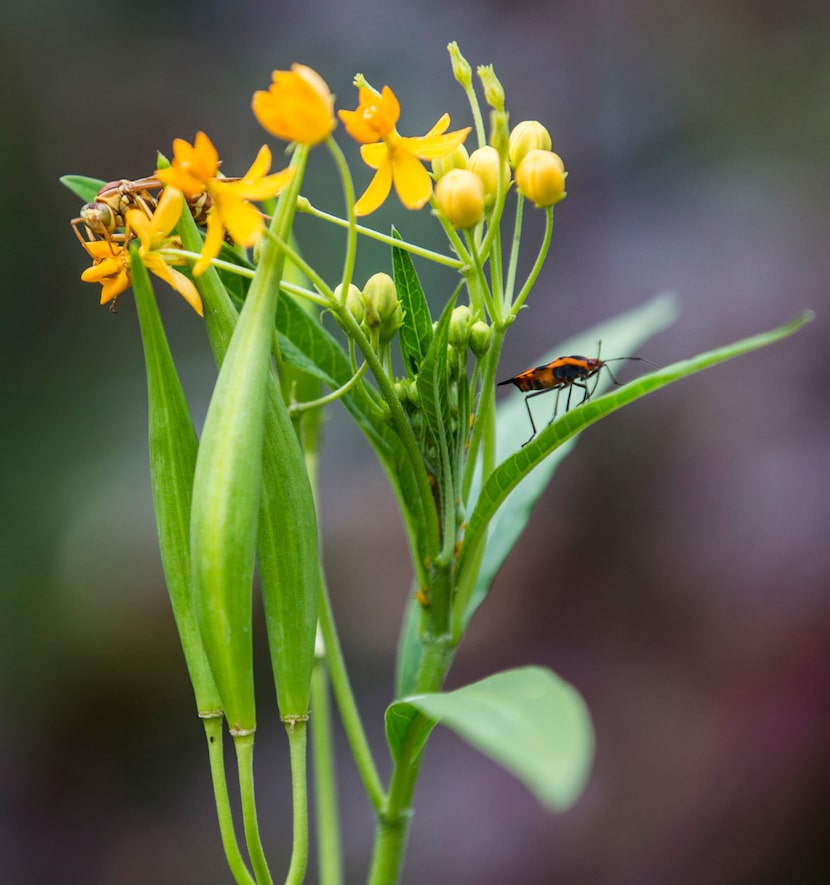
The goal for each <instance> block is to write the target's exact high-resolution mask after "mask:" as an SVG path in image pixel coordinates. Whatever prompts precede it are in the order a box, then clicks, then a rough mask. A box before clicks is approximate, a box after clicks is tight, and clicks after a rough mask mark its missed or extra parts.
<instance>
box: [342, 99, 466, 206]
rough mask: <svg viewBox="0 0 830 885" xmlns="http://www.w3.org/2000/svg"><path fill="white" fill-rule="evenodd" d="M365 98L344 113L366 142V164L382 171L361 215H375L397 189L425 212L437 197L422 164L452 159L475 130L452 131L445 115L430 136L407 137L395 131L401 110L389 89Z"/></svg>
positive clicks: (405, 201) (352, 130)
mask: <svg viewBox="0 0 830 885" xmlns="http://www.w3.org/2000/svg"><path fill="white" fill-rule="evenodd" d="M359 95H360V100H359V103H358V106H357V108H356V109H355V110H353V111H339V112H338V113H339V115H340V119H341V120H342V121H343V125H344V126H345V127H346V131H347V132H348V133H349V135H351V136H352V138H354V139H355V141H358V142H360V144H361V148H360V155H361V157H363V162H364V163H366V165H367V166H369V167H370V168H371V169H375V170H377V171H376V172H375V177H374V178H373V179H372V181H371V183H370V184H369V187H368V188H367V189H366V192H365V193H364V194H363V196H362V197H361V198H360V199H359V200H358V201H357V203H356V204H355V207H354V209H355V214H357V215H369V214H370V213H371V212H374V211H375V209H377V208H378V206H380V205H381V204H382V203H383V201H384V200H385V199H386V198H387V197H388V196H389V191H390V190H391V188H392V185H393V184H394V185H395V191H396V192H397V194H398V197H400V200H401V202H402V203H403V204H404V206H406V208H407V209H420V208H421V206H423V205H424V204H425V203H426V202H427V200H429V198H430V197H431V196H432V179H431V178H430V176H429V173H428V172H427V171H426V169H425V168H424V167H423V166H422V165H421V162H420V161H421V160H435V159H438V158H440V157H443V156H445V155H447V154H451V153H452V152H453V151H454V150H455V149H456V148H457V147H458V146H459V145H460V144H462V143H463V141H464V139H465V138H466V137H467V135H468V133H469V131H470V128H469V127H467V128H466V129H458V130H456V131H455V132H447V129H448V128H449V125H450V117H449V114H444V116H443V117H441V119H440V120H439V121H438V122H437V123H436V124H435V125H434V126H433V127H432V129H430V130H429V132H427V134H426V135H423V136H418V137H412V138H404V137H403V136H401V135H399V134H398V132H397V130H396V129H395V125H396V124H397V122H398V118H399V117H400V115H401V107H400V104H399V103H398V99H397V98H396V97H395V93H394V92H392V90H391V89H390V88H389V87H388V86H384V87H383V91H382V92H381V94H380V95H378V94H377V93H376V92H375V91H374V90H372V89H370V88H369V87H367V86H363V87H361V88H360V93H359Z"/></svg>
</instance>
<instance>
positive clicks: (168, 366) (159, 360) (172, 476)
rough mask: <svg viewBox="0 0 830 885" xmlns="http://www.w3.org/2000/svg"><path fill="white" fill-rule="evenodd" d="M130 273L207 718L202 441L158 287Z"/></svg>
mask: <svg viewBox="0 0 830 885" xmlns="http://www.w3.org/2000/svg"><path fill="white" fill-rule="evenodd" d="M130 259H131V265H130V269H131V273H132V281H133V292H134V294H135V302H136V310H137V312H138V319H139V324H140V326H141V339H142V343H143V345H144V358H145V362H146V366H147V404H148V411H149V425H150V430H149V437H150V439H149V442H150V446H149V448H150V477H151V480H152V489H153V505H154V508H155V514H156V523H157V525H158V535H159V547H160V549H161V561H162V566H163V568H164V577H165V580H166V583H167V590H168V592H169V594H170V602H171V604H172V606H173V615H174V617H175V620H176V627H177V628H178V631H179V637H180V639H181V643H182V649H183V651H184V656H185V661H186V663H187V669H188V673H189V674H190V681H191V682H192V683H193V691H194V693H195V695H196V705H197V707H198V710H199V713H200V714H202V715H207V714H213V715H215V714H216V713H217V711H220V710H221V708H222V705H221V701H220V699H219V693H218V691H217V689H216V684H215V683H214V681H213V676H212V675H211V672H210V666H209V664H208V660H207V655H206V654H205V649H204V646H203V645H202V640H201V637H200V635H199V627H198V624H197V622H196V615H195V612H194V610H193V602H192V599H191V594H190V540H189V536H190V498H191V493H192V491H193V471H194V469H195V466H196V451H197V448H198V440H197V437H196V430H195V428H194V426H193V419H192V417H191V415H190V409H189V408H188V405H187V400H186V399H185V395H184V390H183V389H182V385H181V382H180V380H179V376H178V373H177V372H176V366H175V364H174V363H173V355H172V354H171V352H170V346H169V345H168V343H167V337H166V335H165V334H164V326H163V325H162V322H161V317H160V316H159V311H158V306H157V304H156V299H155V297H154V295H153V288H152V285H151V283H150V279H149V277H148V274H147V271H146V270H145V268H144V265H143V264H142V262H141V259H140V258H139V257H138V255H137V254H136V252H135V250H133V251H132V253H131V256H130Z"/></svg>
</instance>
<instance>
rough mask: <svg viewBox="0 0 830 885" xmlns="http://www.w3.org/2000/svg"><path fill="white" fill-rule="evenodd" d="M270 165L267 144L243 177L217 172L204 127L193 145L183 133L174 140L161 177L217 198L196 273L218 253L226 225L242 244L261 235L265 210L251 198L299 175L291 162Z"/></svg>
mask: <svg viewBox="0 0 830 885" xmlns="http://www.w3.org/2000/svg"><path fill="white" fill-rule="evenodd" d="M270 168H271V150H270V149H269V148H268V146H267V145H263V146H262V147H261V148H260V149H259V153H258V154H257V156H256V159H255V160H254V162H253V163H252V164H251V168H250V169H249V170H248V171H247V172H246V173H245V175H244V176H243V177H242V178H217V177H216V176H217V175H218V172H219V155H218V154H217V152H216V148H215V147H214V146H213V142H211V140H210V139H209V138H208V137H207V135H205V133H204V132H197V133H196V140H195V142H194V143H193V145H190V144H188V143H187V142H186V141H184V139H181V138H177V139H176V140H175V141H174V142H173V162H172V163H171V164H170V168H169V169H160V170H159V171H158V178H159V179H160V180H161V181H163V182H164V183H165V184H167V185H170V186H172V187H175V188H177V189H178V190H181V191H183V192H184V194H185V196H187V198H188V199H191V200H193V199H196V198H197V197H198V196H199V195H200V194H202V193H205V192H207V193H208V194H209V195H210V197H211V200H212V205H211V208H210V210H209V211H208V217H207V235H206V236H205V244H204V246H203V247H202V252H201V256H200V258H199V260H198V261H197V262H196V264H195V265H194V266H193V275H194V276H199V274H201V273H204V271H205V270H207V268H208V267H209V266H210V262H211V261H212V259H214V258H215V257H216V256H217V255H218V254H219V250H220V249H221V248H222V240H223V239H224V238H225V231H227V232H228V233H229V234H230V236H231V239H233V241H234V242H236V243H239V244H240V245H242V246H253V245H254V244H255V243H256V242H257V240H258V239H259V238H260V237H261V236H262V231H263V230H264V228H265V221H264V220H263V217H262V213H261V212H259V210H258V209H256V208H254V206H252V205H251V203H250V202H249V201H250V200H265V199H268V198H269V197H274V196H276V195H277V194H278V193H280V191H281V190H282V189H283V188H284V187H285V186H286V185H287V184H288V182H289V181H291V178H292V177H293V175H294V170H293V169H290V168H289V169H283V170H282V172H275V173H274V174H273V175H266V173H267V172H268V170H269V169H270Z"/></svg>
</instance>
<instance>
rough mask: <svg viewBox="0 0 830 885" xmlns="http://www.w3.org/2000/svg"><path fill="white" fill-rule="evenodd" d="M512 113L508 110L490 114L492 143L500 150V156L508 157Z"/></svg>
mask: <svg viewBox="0 0 830 885" xmlns="http://www.w3.org/2000/svg"><path fill="white" fill-rule="evenodd" d="M509 122H510V114H508V113H507V111H493V112H492V113H491V114H490V144H491V145H492V146H493V147H494V148H495V149H496V150H497V151H498V152H499V156H500V157H507V156H508V152H509V144H510V127H509Z"/></svg>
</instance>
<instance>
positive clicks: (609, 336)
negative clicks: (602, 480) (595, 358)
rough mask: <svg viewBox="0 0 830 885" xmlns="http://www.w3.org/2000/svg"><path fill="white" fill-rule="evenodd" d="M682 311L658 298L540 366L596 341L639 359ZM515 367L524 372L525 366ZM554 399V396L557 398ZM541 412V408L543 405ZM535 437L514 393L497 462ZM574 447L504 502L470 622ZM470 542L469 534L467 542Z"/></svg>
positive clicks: (592, 349)
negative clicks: (644, 347)
mask: <svg viewBox="0 0 830 885" xmlns="http://www.w3.org/2000/svg"><path fill="white" fill-rule="evenodd" d="M677 310H678V308H677V301H676V299H675V298H674V296H673V295H670V294H662V295H657V296H655V297H654V298H652V299H650V300H649V301H647V302H646V303H645V304H643V305H641V306H640V307H637V308H635V309H634V310H630V311H627V312H626V313H624V314H621V315H620V316H617V317H614V318H613V319H611V320H608V321H606V322H604V323H601V324H599V325H597V326H594V327H592V328H591V329H588V330H587V331H585V332H583V333H582V334H580V335H579V336H577V337H574V338H570V339H568V340H567V341H564V342H562V343H561V344H559V345H557V346H556V347H555V348H554V349H553V350H550V351H548V352H547V353H546V354H544V355H543V356H541V357H540V358H539V359H538V360H537V361H536V364H537V365H543V364H545V363H548V362H550V361H551V360H553V359H555V358H556V357H557V356H561V355H562V354H574V353H584V354H588V355H594V354H596V352H597V346H598V345H597V342H599V341H602V347H603V352H604V353H606V354H607V355H608V356H634V355H637V353H638V348H639V347H640V346H641V345H642V344H643V343H644V342H645V341H647V340H648V339H649V338H651V337H652V336H653V335H656V334H657V333H658V332H661V331H662V330H663V329H665V328H666V327H667V326H669V325H671V323H673V322H674V320H675V318H676V316H677ZM633 365H635V366H636V365H637V364H636V363H635V364H633ZM640 365H642V364H640ZM516 368H517V370H518V371H521V368H522V367H516ZM525 368H527V367H525ZM508 371H509V370H508ZM505 374H506V373H505ZM604 374H605V373H603V375H604ZM608 383H609V379H607V378H605V377H600V386H599V387H598V390H602V387H603V386H604V385H607V384H608ZM551 396H555V394H552V395H551ZM547 399H548V397H539V398H538V399H537V400H536V401H537V402H539V400H542V401H543V402H544V401H546V400H547ZM537 408H542V406H541V404H540V406H537ZM544 408H546V409H550V410H551V413H552V410H553V405H552V404H551V403H545V405H544ZM546 420H547V419H545V418H544V416H543V417H542V418H541V419H537V427H542V426H544V423H545V421H546ZM530 432H531V429H530V422H529V421H528V417H527V411H526V408H525V394H523V393H520V392H519V391H515V392H513V393H511V395H510V396H507V397H505V399H503V400H502V402H501V403H500V404H499V406H498V410H497V413H496V453H497V454H496V458H497V463H500V462H502V461H503V460H504V459H505V458H506V457H507V456H508V455H509V454H510V453H511V452H515V451H516V450H517V449H520V448H521V446H522V443H523V442H525V441H526V440H527V438H528V437H529V436H530ZM575 445H576V439H571V440H568V442H566V443H565V444H564V445H562V446H560V447H559V448H557V449H556V450H555V451H554V452H552V453H551V454H550V455H549V456H548V457H547V458H546V459H545V460H544V461H543V462H542V463H541V464H540V465H539V466H538V467H537V469H536V470H534V471H533V472H532V473H531V474H530V475H528V476H527V478H526V479H525V480H524V481H523V482H521V483H520V484H519V485H518V486H517V487H516V488H515V489H514V490H513V492H512V493H511V494H510V496H509V497H508V498H507V500H506V501H505V502H504V506H503V507H501V508H500V509H499V510H498V511H497V512H496V513H495V515H494V517H493V518H492V521H491V523H490V526H489V529H488V534H487V545H486V547H485V549H484V555H483V556H482V561H481V566H480V568H479V570H478V574H477V576H476V579H475V587H474V589H473V592H472V598H471V601H470V604H469V606H468V607H467V609H466V611H465V615H464V616H465V622H466V620H469V618H470V617H471V616H472V614H473V612H474V611H475V610H476V608H478V606H479V605H480V604H481V602H482V601H483V600H484V598H485V597H486V595H487V593H488V592H489V590H490V585H491V584H492V583H493V579H494V578H495V576H496V574H497V573H498V571H499V569H500V568H501V566H502V563H503V562H504V560H505V559H506V558H507V555H508V554H509V553H510V551H511V550H512V549H513V547H514V546H515V544H516V541H517V540H518V539H519V537H520V536H521V534H522V532H523V531H524V529H525V526H526V525H527V522H528V520H529V519H530V514H531V513H532V511H533V507H534V506H535V504H536V501H537V500H538V498H539V496H540V495H541V494H542V492H544V490H545V489H546V488H547V487H548V485H549V484H550V480H551V477H552V476H553V474H554V472H555V471H556V468H557V467H558V466H559V464H560V463H561V462H562V461H563V459H564V458H565V456H566V455H568V454H569V453H570V452H571V451H572V449H573V447H574V446H575ZM478 489H479V485H478V478H477V481H476V483H475V484H474V486H473V489H472V490H471V493H470V498H469V501H468V505H467V512H468V513H471V512H472V511H473V509H474V506H475V502H476V500H477V497H478ZM469 539H470V533H469V529H468V531H467V534H466V538H465V543H466V541H467V540H469Z"/></svg>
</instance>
